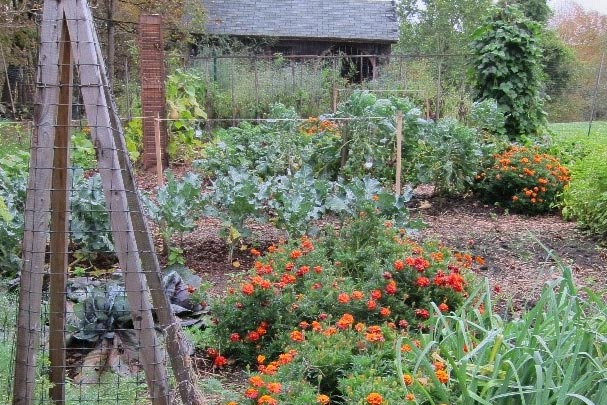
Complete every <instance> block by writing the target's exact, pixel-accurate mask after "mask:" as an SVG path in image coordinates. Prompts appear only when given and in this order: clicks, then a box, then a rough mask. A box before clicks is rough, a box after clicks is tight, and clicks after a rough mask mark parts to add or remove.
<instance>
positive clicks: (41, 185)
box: [13, 1, 61, 405]
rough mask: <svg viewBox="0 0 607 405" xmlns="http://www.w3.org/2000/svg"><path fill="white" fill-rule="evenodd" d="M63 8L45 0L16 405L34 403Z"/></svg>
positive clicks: (19, 325) (27, 207)
mask: <svg viewBox="0 0 607 405" xmlns="http://www.w3.org/2000/svg"><path fill="white" fill-rule="evenodd" d="M60 10H61V6H60V5H59V3H58V2H55V1H45V2H44V6H43V13H42V26H41V38H42V42H41V44H40V54H39V61H38V76H37V87H38V93H37V97H36V111H35V114H34V120H35V123H36V124H35V125H36V126H35V129H34V133H33V137H32V141H31V145H32V146H31V155H30V170H29V179H28V186H27V198H26V202H25V218H24V221H25V223H24V235H23V268H22V270H21V286H20V290H19V312H18V316H19V318H18V320H17V336H16V339H17V343H16V349H15V371H14V380H13V404H28V405H29V404H31V403H33V401H34V388H35V387H34V386H35V382H36V381H35V379H36V354H37V352H38V349H39V333H40V332H39V331H40V310H41V304H42V279H43V275H44V260H45V253H46V240H47V236H48V230H49V228H48V225H49V224H48V221H49V210H50V187H51V174H52V165H53V145H54V138H55V132H54V131H55V127H54V123H55V116H56V112H57V102H58V97H59V87H58V86H57V85H58V80H59V75H58V68H59V67H58V61H59V49H58V39H59V24H57V21H58V20H59V13H60Z"/></svg>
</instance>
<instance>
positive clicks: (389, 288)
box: [385, 280, 396, 295]
mask: <svg viewBox="0 0 607 405" xmlns="http://www.w3.org/2000/svg"><path fill="white" fill-rule="evenodd" d="M385 290H386V294H390V295H394V294H396V282H395V281H394V280H390V281H389V282H388V285H386V288H385Z"/></svg>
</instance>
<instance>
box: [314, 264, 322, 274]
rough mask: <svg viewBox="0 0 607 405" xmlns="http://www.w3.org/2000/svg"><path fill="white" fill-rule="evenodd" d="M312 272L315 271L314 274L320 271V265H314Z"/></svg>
mask: <svg viewBox="0 0 607 405" xmlns="http://www.w3.org/2000/svg"><path fill="white" fill-rule="evenodd" d="M314 273H316V274H320V273H322V267H321V266H314Z"/></svg>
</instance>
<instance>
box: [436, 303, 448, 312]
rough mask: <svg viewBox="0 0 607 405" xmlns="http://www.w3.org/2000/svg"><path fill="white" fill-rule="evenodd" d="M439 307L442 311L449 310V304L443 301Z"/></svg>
mask: <svg viewBox="0 0 607 405" xmlns="http://www.w3.org/2000/svg"><path fill="white" fill-rule="evenodd" d="M438 309H439V310H440V311H441V312H449V305H447V304H445V303H444V302H441V303H440V305H439V306H438Z"/></svg>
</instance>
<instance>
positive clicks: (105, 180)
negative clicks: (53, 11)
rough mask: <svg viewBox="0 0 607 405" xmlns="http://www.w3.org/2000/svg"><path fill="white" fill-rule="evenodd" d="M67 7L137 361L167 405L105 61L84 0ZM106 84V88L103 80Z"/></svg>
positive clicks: (159, 404)
mask: <svg viewBox="0 0 607 405" xmlns="http://www.w3.org/2000/svg"><path fill="white" fill-rule="evenodd" d="M67 3H69V4H68V5H66V6H65V7H64V11H65V14H66V19H67V21H68V25H69V29H70V36H71V37H72V38H74V40H73V41H72V45H73V46H74V49H75V50H76V51H77V52H75V54H74V58H75V61H76V63H77V64H78V65H79V67H80V78H81V81H82V83H87V84H88V85H87V86H83V87H82V88H81V91H82V99H83V102H84V106H85V110H86V115H87V118H88V119H89V124H90V126H91V137H92V139H93V143H94V144H95V146H96V148H97V152H98V153H97V156H98V159H97V161H98V165H99V174H100V175H101V181H102V184H103V190H104V194H105V199H106V204H107V207H108V213H109V215H110V224H111V228H112V234H113V236H114V242H115V243H114V245H115V248H116V255H117V256H118V261H119V264H120V267H121V269H122V271H123V273H124V284H125V288H126V291H127V299H128V302H129V305H130V307H131V317H132V319H133V325H134V329H135V332H136V333H137V336H138V338H139V347H140V349H139V355H140V361H141V364H142V366H143V369H144V370H145V376H146V382H147V386H148V389H149V393H150V400H151V402H152V404H153V405H165V404H167V405H168V404H169V402H170V398H169V397H170V393H169V388H168V379H167V375H166V370H165V367H164V359H163V355H162V353H161V351H160V344H161V343H160V340H159V339H158V337H157V336H156V331H155V326H154V320H153V318H152V304H151V300H150V296H149V291H148V288H147V286H146V282H145V279H144V274H143V269H142V266H141V261H140V257H139V251H138V247H137V242H136V239H135V232H134V230H133V223H132V221H131V215H130V213H129V206H128V201H127V200H128V198H127V195H126V188H125V184H124V180H123V172H124V170H123V168H122V167H120V158H119V156H120V154H118V152H117V145H116V142H115V140H114V139H115V138H114V134H113V130H112V122H111V119H110V107H111V100H108V98H107V97H106V94H105V92H104V90H103V88H104V83H103V81H102V79H101V76H102V74H105V69H104V68H102V67H101V66H102V64H103V60H102V59H100V58H99V56H98V54H97V50H96V46H95V42H96V41H97V38H96V33H95V30H94V25H93V19H92V16H91V14H90V10H89V8H88V5H87V3H86V2H85V1H81V0H71V1H69V2H67ZM74 3H75V4H74ZM74 41H75V42H74ZM105 82H106V83H107V78H106V79H105ZM91 84H95V85H91Z"/></svg>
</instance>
